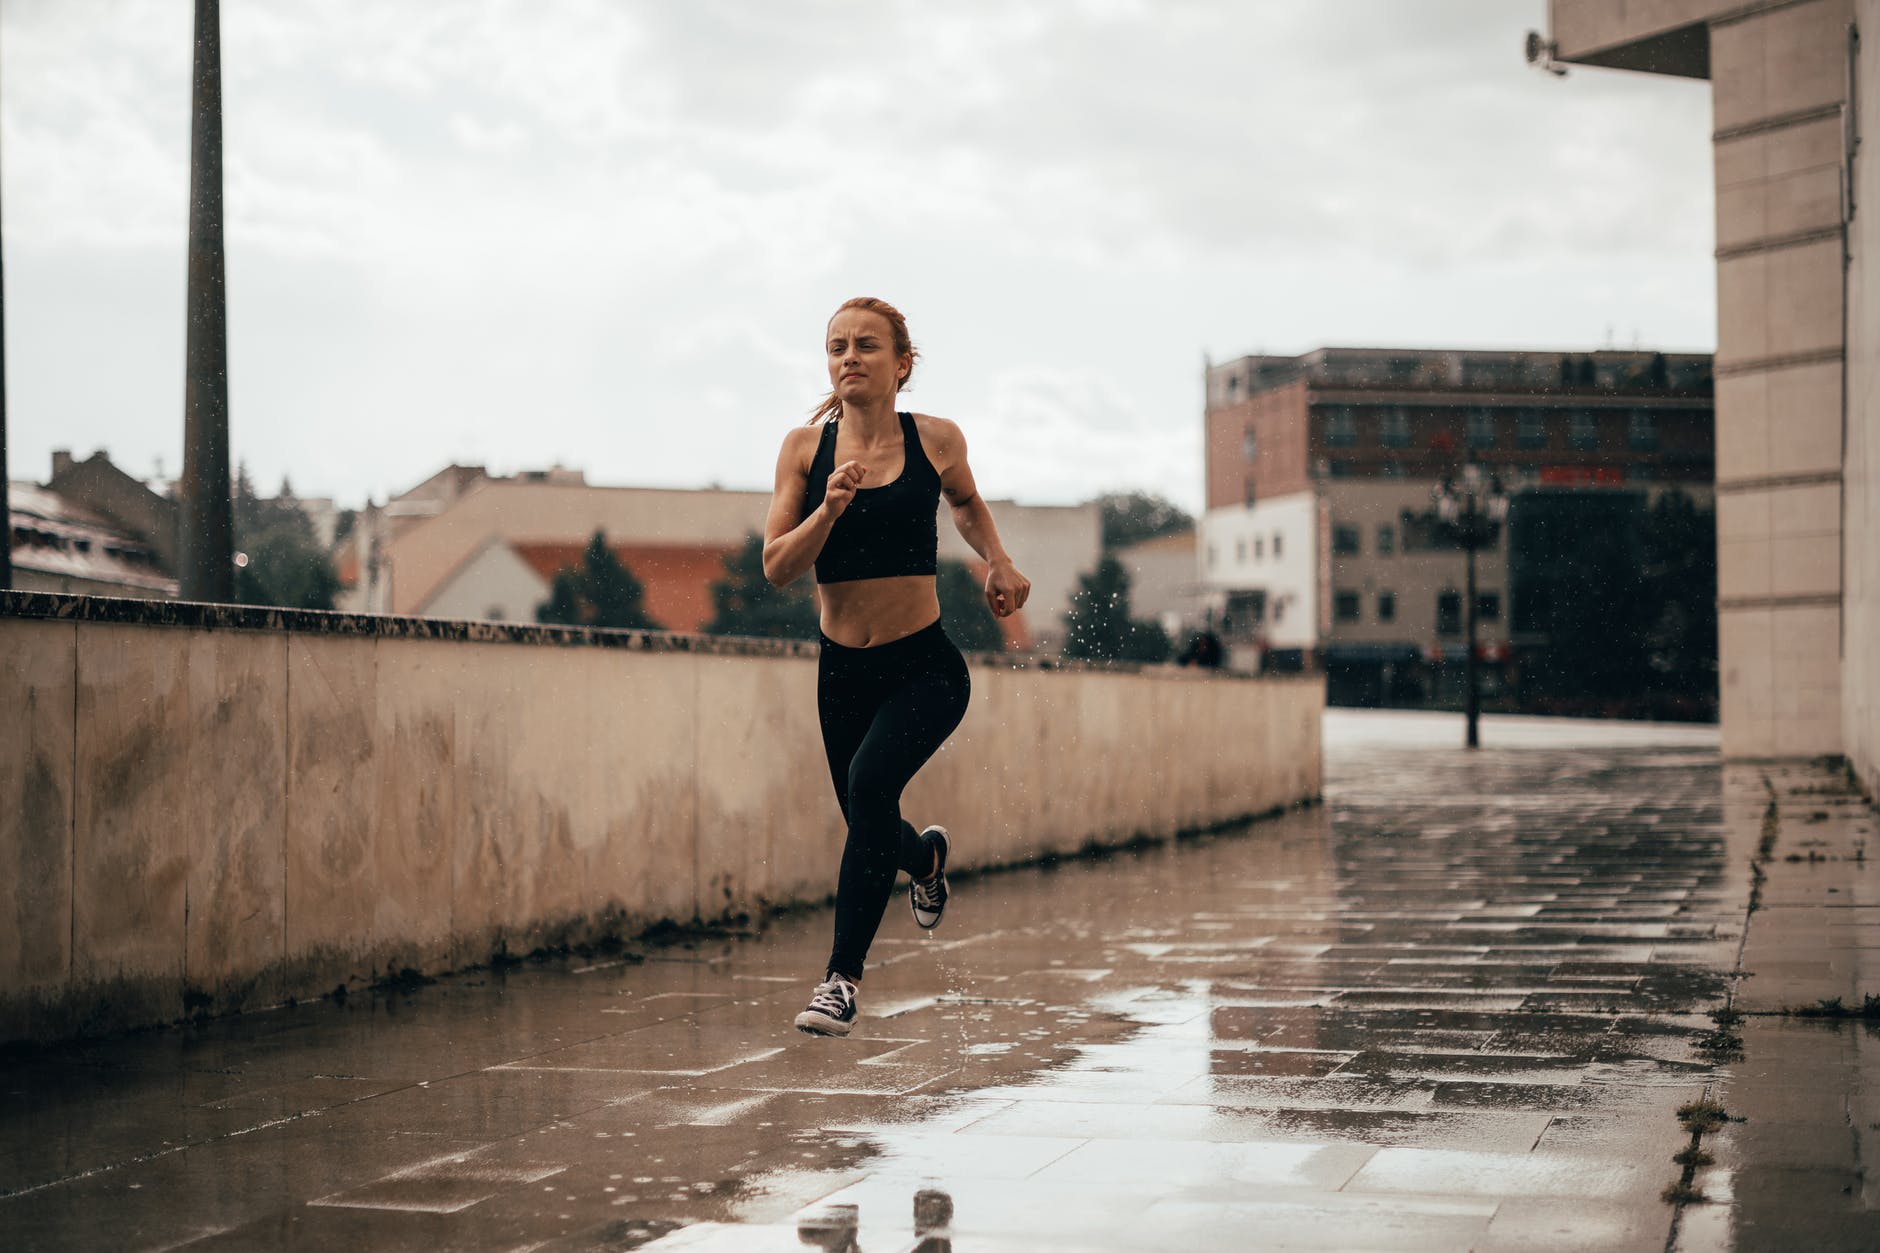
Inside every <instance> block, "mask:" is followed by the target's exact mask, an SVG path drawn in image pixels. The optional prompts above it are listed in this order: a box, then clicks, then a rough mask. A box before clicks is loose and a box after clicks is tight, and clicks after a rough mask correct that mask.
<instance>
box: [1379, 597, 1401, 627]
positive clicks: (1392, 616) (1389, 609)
mask: <svg viewBox="0 0 1880 1253" xmlns="http://www.w3.org/2000/svg"><path fill="white" fill-rule="evenodd" d="M1377 620H1378V621H1379V622H1395V621H1396V620H1397V593H1395V592H1379V593H1378V594H1377Z"/></svg>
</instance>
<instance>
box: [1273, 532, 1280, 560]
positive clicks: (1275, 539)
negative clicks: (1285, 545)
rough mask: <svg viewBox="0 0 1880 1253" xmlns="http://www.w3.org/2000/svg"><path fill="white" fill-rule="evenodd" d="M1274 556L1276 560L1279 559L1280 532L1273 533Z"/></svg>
mask: <svg viewBox="0 0 1880 1253" xmlns="http://www.w3.org/2000/svg"><path fill="white" fill-rule="evenodd" d="M1273 556H1274V559H1275V560H1277V559H1278V557H1279V532H1278V531H1275V532H1273Z"/></svg>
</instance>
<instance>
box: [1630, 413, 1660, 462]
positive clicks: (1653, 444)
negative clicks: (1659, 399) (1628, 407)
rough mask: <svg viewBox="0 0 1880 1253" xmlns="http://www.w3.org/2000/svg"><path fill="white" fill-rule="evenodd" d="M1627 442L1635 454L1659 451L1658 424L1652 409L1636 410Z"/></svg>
mask: <svg viewBox="0 0 1880 1253" xmlns="http://www.w3.org/2000/svg"><path fill="white" fill-rule="evenodd" d="M1626 441H1627V442H1628V443H1629V444H1631V446H1632V451H1633V452H1656V451H1658V422H1657V418H1656V415H1654V414H1653V413H1652V411H1651V410H1650V409H1634V410H1633V411H1632V423H1631V426H1630V428H1629V429H1628V430H1627V432H1626Z"/></svg>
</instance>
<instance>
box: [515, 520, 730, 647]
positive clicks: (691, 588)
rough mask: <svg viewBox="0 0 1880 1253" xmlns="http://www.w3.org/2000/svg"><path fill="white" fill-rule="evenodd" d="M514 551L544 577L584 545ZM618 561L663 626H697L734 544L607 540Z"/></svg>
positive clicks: (708, 616)
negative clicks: (634, 581) (631, 542)
mask: <svg viewBox="0 0 1880 1253" xmlns="http://www.w3.org/2000/svg"><path fill="white" fill-rule="evenodd" d="M510 547H512V548H514V549H515V550H516V555H517V556H519V557H521V558H522V559H523V560H524V561H526V562H528V563H529V566H530V568H531V569H533V570H534V571H535V572H536V573H537V574H539V575H541V576H542V579H543V581H544V582H553V581H554V578H555V574H556V572H557V571H559V570H561V569H562V568H563V567H567V568H569V569H573V568H575V567H577V566H579V565H580V564H581V553H582V551H583V550H584V549H585V548H586V547H587V545H586V544H584V543H583V544H569V543H562V542H553V541H551V542H545V543H521V542H518V543H513V544H511V545H510ZM607 547H608V548H610V549H611V550H613V554H614V556H616V557H618V558H619V559H620V564H621V565H623V566H625V567H626V568H627V569H628V570H630V571H631V572H632V573H633V577H634V578H636V579H638V580H639V581H640V584H641V586H642V587H644V588H645V589H646V599H645V602H644V603H645V605H646V612H647V613H648V614H649V615H650V616H651V617H652V619H653V621H655V622H657V623H659V625H660V626H661V627H662V628H664V629H665V630H668V631H702V630H704V629H705V624H706V623H708V622H710V621H711V620H712V615H713V613H714V612H715V611H714V609H713V607H712V584H713V583H715V582H717V581H718V580H720V579H722V578H724V577H725V565H724V563H725V558H727V557H729V556H732V555H733V554H735V553H736V552H737V551H738V547H737V545H731V546H723V545H715V544H609V545H608V546H607Z"/></svg>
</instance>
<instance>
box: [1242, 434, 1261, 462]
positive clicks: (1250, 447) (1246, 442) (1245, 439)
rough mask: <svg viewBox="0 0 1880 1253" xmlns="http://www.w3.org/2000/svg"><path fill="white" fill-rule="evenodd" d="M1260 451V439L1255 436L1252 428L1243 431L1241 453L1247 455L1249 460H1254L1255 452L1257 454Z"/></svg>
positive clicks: (1243, 455)
mask: <svg viewBox="0 0 1880 1253" xmlns="http://www.w3.org/2000/svg"><path fill="white" fill-rule="evenodd" d="M1259 451H1260V441H1259V440H1258V439H1256V438H1255V437H1254V434H1253V430H1252V428H1248V429H1247V430H1245V431H1243V432H1241V435H1240V455H1241V456H1242V457H1245V458H1246V459H1247V460H1248V461H1252V460H1253V458H1254V456H1255V454H1257V453H1258V452H1259Z"/></svg>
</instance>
